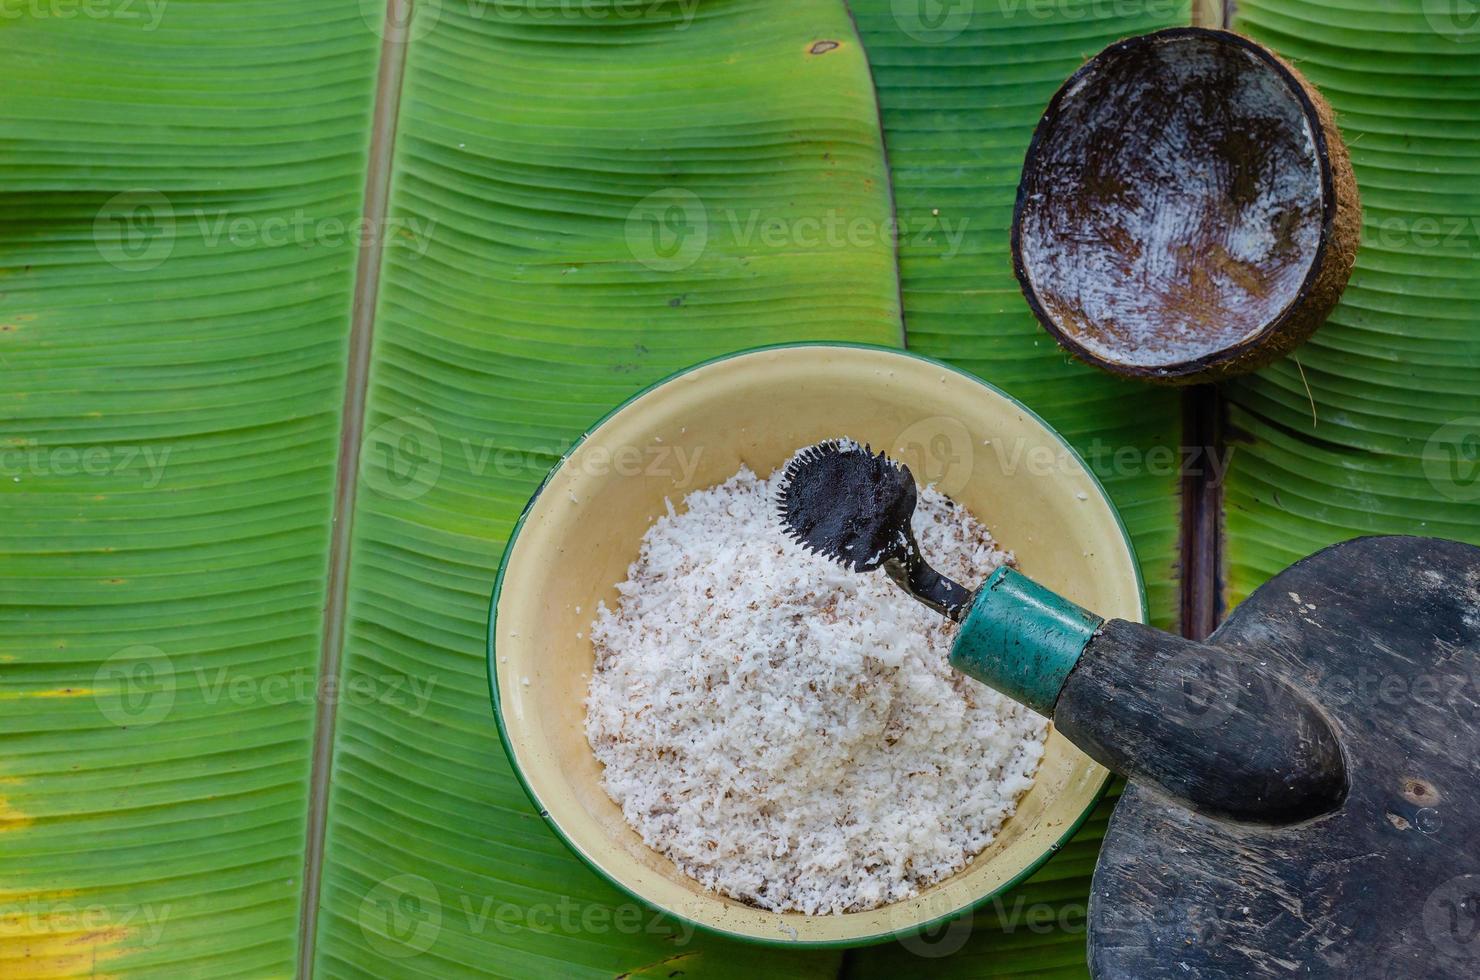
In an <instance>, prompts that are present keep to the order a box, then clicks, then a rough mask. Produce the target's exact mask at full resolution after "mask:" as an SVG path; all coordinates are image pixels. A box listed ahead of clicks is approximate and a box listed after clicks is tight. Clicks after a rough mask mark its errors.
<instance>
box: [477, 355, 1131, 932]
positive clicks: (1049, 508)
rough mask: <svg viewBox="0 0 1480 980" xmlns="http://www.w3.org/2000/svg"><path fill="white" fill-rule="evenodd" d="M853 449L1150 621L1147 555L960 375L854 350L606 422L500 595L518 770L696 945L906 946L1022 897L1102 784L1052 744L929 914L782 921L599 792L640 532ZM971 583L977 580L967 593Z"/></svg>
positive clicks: (1044, 572)
mask: <svg viewBox="0 0 1480 980" xmlns="http://www.w3.org/2000/svg"><path fill="white" fill-rule="evenodd" d="M840 435H846V436H850V437H852V438H854V439H857V440H859V441H860V442H867V443H870V444H871V445H872V446H874V447H875V448H876V449H886V450H887V451H889V452H890V453H891V454H892V455H894V456H896V457H897V458H899V459H901V460H903V461H904V462H905V463H907V464H908V465H909V466H910V468H911V469H912V470H913V472H914V474H915V476H916V479H917V480H921V481H922V482H924V481H929V482H934V483H936V485H937V486H939V487H940V488H941V489H942V490H943V491H945V492H946V493H948V494H950V495H951V496H952V497H954V498H955V499H956V500H957V501H959V502H961V503H963V504H965V505H966V506H967V507H968V508H969V509H970V510H971V511H972V513H974V514H975V515H976V516H977V517H978V518H979V519H981V520H982V521H983V522H984V523H985V524H986V525H987V526H988V527H989V528H990V530H991V531H992V534H993V535H995V536H996V538H997V540H998V541H999V542H1001V543H1002V544H1004V545H1005V546H1007V547H1009V548H1011V549H1012V550H1013V551H1014V552H1015V553H1016V555H1017V560H1018V565H1019V567H1020V569H1021V570H1022V571H1024V572H1025V573H1027V574H1028V575H1030V576H1032V577H1033V578H1035V579H1037V580H1038V581H1039V582H1041V583H1043V584H1044V585H1046V586H1048V587H1049V588H1052V589H1054V590H1056V591H1057V592H1059V593H1060V594H1061V595H1063V596H1065V597H1066V598H1069V599H1071V600H1073V601H1074V602H1077V603H1079V604H1080V605H1082V606H1084V607H1086V608H1088V609H1091V610H1094V611H1096V612H1098V613H1100V614H1101V615H1105V616H1118V617H1121V618H1124V619H1133V620H1141V619H1142V618H1143V617H1144V597H1143V590H1142V588H1141V582H1140V577H1139V574H1138V571H1137V567H1136V562H1135V558H1134V555H1133V553H1132V550H1131V545H1130V542H1129V540H1128V539H1127V536H1126V532H1125V529H1124V527H1123V526H1122V525H1121V522H1120V520H1119V518H1118V516H1117V515H1116V512H1115V510H1114V508H1113V507H1112V506H1111V505H1110V502H1109V500H1108V499H1107V498H1106V496H1105V493H1104V490H1103V489H1102V488H1101V487H1100V484H1099V483H1098V482H1097V481H1096V479H1095V477H1094V476H1093V475H1091V474H1090V472H1089V471H1088V470H1087V469H1086V468H1085V466H1084V465H1083V463H1082V462H1081V461H1080V459H1079V457H1078V456H1077V455H1075V453H1074V452H1073V451H1072V450H1071V449H1069V448H1068V446H1067V444H1066V443H1065V442H1064V441H1063V439H1061V438H1060V437H1059V436H1058V435H1057V434H1056V433H1055V432H1054V431H1053V430H1052V429H1051V428H1049V427H1048V425H1046V424H1045V423H1044V422H1043V421H1042V420H1041V419H1039V418H1038V416H1036V415H1034V414H1033V413H1032V412H1031V411H1029V410H1028V409H1027V408H1025V407H1024V406H1023V405H1021V404H1020V403H1018V402H1017V401H1014V400H1013V399H1012V398H1010V397H1008V396H1007V395H1005V394H1003V393H1002V392H1001V391H999V390H997V389H996V388H994V387H992V386H991V385H988V384H985V383H983V382H982V381H980V380H978V379H977V378H975V377H973V376H971V375H968V374H965V373H962V372H960V371H957V370H956V369H954V368H951V367H949V366H947V365H944V364H941V363H939V362H936V361H932V360H929V359H927V358H923V357H918V356H915V355H911V354H907V353H904V352H900V351H892V350H886V349H881V348H871V347H858V346H847V345H838V344H821V343H818V344H801V345H793V346H786V347H774V348H765V349H760V350H754V351H747V352H745V353H741V354H735V355H732V356H728V357H724V358H720V359H718V360H714V361H710V362H707V363H705V364H700V365H698V366H696V367H693V368H690V369H689V370H687V371H684V372H683V373H681V374H678V375H676V376H674V377H672V378H669V379H668V380H666V381H664V382H661V383H659V384H657V385H654V386H653V387H651V388H649V389H647V390H646V391H644V392H642V393H641V394H639V395H637V396H636V397H634V398H633V399H632V400H630V401H628V402H627V403H626V404H625V405H622V406H621V407H620V408H618V409H616V410H615V411H614V412H612V413H611V414H610V415H608V416H607V417H606V418H605V419H603V420H602V421H601V422H600V423H599V424H597V425H596V427H595V428H593V429H592V430H591V431H590V432H589V433H588V434H587V435H586V436H585V437H584V438H583V439H582V440H581V441H580V442H579V443H578V444H577V445H576V446H575V447H574V448H572V450H571V451H570V452H569V453H567V454H566V456H565V457H564V458H563V459H562V460H561V461H560V462H559V463H558V464H557V465H556V466H555V468H554V469H553V470H552V471H551V472H550V475H549V477H548V478H547V479H546V481H545V483H544V485H543V486H542V487H541V488H540V490H539V491H538V492H537V493H536V494H535V496H534V498H533V499H532V500H531V501H530V502H529V505H528V507H527V508H526V510H525V512H524V515H523V517H521V518H520V520H519V523H518V525H517V526H516V528H515V530H514V533H513V534H512V536H511V537H510V541H509V545H508V549H507V551H506V552H505V554H504V559H503V564H502V566H501V567H500V569H499V574H498V580H497V583H496V584H495V586H494V592H493V604H492V610H491V615H490V623H489V674H490V683H491V687H492V693H493V704H494V711H495V714H496V716H497V718H498V725H499V731H500V734H501V735H502V737H503V740H504V744H505V747H506V748H507V750H508V754H509V758H510V760H511V761H512V763H513V766H514V769H515V771H516V772H517V773H518V774H519V777H520V779H521V780H522V781H523V783H524V786H525V788H526V790H527V791H528V792H529V795H530V798H531V799H532V800H533V801H534V804H535V806H536V807H538V809H539V811H540V814H541V815H542V816H543V817H545V819H546V820H548V821H549V823H550V825H551V826H552V827H553V828H554V829H555V831H556V832H557V833H558V834H559V835H560V836H561V837H562V838H563V839H564V840H565V842H566V843H567V844H569V845H570V847H571V849H572V850H574V851H575V852H576V854H578V855H579V856H580V857H581V858H582V859H583V860H584V861H585V862H586V863H587V864H589V865H590V866H591V867H592V868H594V869H595V870H596V871H597V872H598V873H600V874H601V875H603V876H605V877H606V878H608V879H609V880H610V881H612V882H613V883H615V884H616V885H618V886H619V887H621V888H622V889H624V890H625V891H627V892H628V893H630V894H631V895H633V896H634V897H636V898H638V899H640V900H641V901H642V902H645V903H647V904H648V905H651V906H654V907H656V908H658V909H661V910H663V911H665V912H667V913H669V914H671V915H673V916H677V917H679V918H681V919H683V920H686V921H688V922H689V923H692V924H694V925H696V926H699V927H701V928H705V929H709V930H713V931H715V932H720V933H725V934H728V935H731V936H735V937H740V938H743V939H748V940H754V941H760V942H765V943H774V944H780V945H787V944H790V945H854V944H861V943H867V942H870V941H878V940H882V939H886V938H889V937H891V936H895V935H901V934H909V933H913V932H914V931H917V930H918V929H919V928H921V927H922V926H925V925H927V924H929V923H931V922H934V921H937V920H940V919H944V918H946V917H949V916H951V915H954V914H956V913H958V912H960V911H962V910H964V909H967V908H970V907H972V906H974V905H976V904H978V903H980V902H983V901H985V900H987V899H990V898H991V897H992V896H994V895H996V894H998V893H999V892H1001V891H1003V890H1004V889H1006V888H1008V887H1010V886H1012V885H1013V884H1015V883H1016V882H1018V881H1020V880H1021V879H1023V878H1024V877H1025V876H1027V875H1028V874H1029V873H1031V872H1032V871H1033V870H1034V869H1035V868H1037V867H1038V866H1039V865H1040V864H1042V863H1043V861H1045V860H1046V859H1047V858H1048V857H1049V856H1050V855H1051V854H1052V853H1053V852H1054V851H1055V850H1056V849H1057V848H1058V847H1059V846H1060V845H1061V844H1062V843H1064V842H1065V841H1066V840H1067V839H1068V838H1069V837H1070V836H1071V835H1072V834H1073V833H1074V831H1075V830H1076V829H1077V828H1078V827H1079V825H1080V824H1081V823H1082V822H1083V821H1084V820H1085V818H1086V817H1087V816H1088V815H1089V813H1090V811H1091V810H1093V809H1094V807H1095V804H1096V802H1097V801H1098V800H1099V798H1100V795H1101V793H1102V792H1103V790H1104V787H1105V783H1106V780H1107V778H1108V774H1107V773H1106V771H1105V770H1104V769H1102V768H1101V767H1099V766H1098V765H1096V764H1095V763H1094V762H1092V761H1091V760H1090V759H1089V758H1088V757H1087V756H1085V755H1084V754H1083V753H1081V752H1080V751H1079V750H1078V749H1076V748H1075V747H1074V746H1072V745H1070V744H1069V742H1068V741H1067V740H1065V739H1064V738H1063V737H1062V736H1061V735H1059V734H1058V733H1057V732H1051V733H1050V735H1049V738H1048V742H1047V746H1046V751H1045V756H1044V759H1043V763H1042V765H1041V767H1040V769H1039V771H1038V775H1037V779H1036V781H1035V783H1034V785H1033V787H1032V789H1030V790H1029V791H1028V793H1026V794H1025V795H1024V796H1023V797H1022V799H1021V800H1020V802H1019V804H1018V809H1017V813H1016V815H1015V816H1013V817H1012V818H1011V819H1009V820H1008V821H1007V822H1006V823H1005V824H1004V825H1003V827H1002V829H1001V831H1000V832H999V833H998V835H997V837H996V840H995V841H994V842H993V843H992V844H991V845H990V846H989V847H988V848H987V849H986V850H985V851H983V852H982V853H981V854H980V855H978V856H977V857H976V858H975V859H974V860H973V861H971V863H970V864H968V865H967V866H966V867H965V868H964V869H963V870H961V871H960V872H958V873H957V874H955V875H953V876H952V877H950V878H948V879H946V880H944V881H941V882H939V883H937V884H935V885H933V886H931V887H930V888H927V889H925V890H924V891H923V892H921V893H920V894H919V895H918V896H917V897H915V898H912V899H909V900H907V901H902V902H897V903H894V904H891V905H887V906H883V907H881V908H877V909H873V910H871V911H866V912H856V913H848V914H841V915H825V916H809V915H802V914H799V913H786V914H778V913H775V912H768V911H764V910H761V909H758V908H754V907H752V906H749V905H746V904H743V903H741V902H737V901H733V900H731V899H729V898H726V897H724V896H722V895H719V894H716V893H714V892H711V891H708V890H706V889H705V888H703V887H702V886H700V885H699V884H698V883H697V882H695V881H693V880H692V879H690V878H688V877H687V876H685V875H684V874H683V873H682V872H680V871H679V870H678V868H677V867H676V866H675V865H674V864H673V863H672V862H671V861H670V860H669V859H668V858H666V857H664V856H663V855H662V854H659V853H658V852H657V851H654V850H653V849H651V848H649V847H648V846H647V845H646V844H644V843H643V842H642V840H641V838H640V837H639V836H638V835H637V834H636V833H635V832H634V831H633V830H632V829H631V828H630V827H629V826H628V825H627V823H626V822H625V821H624V820H623V818H622V813H621V810H620V809H619V808H618V807H617V805H616V804H614V803H613V802H612V801H611V799H610V798H608V797H607V795H606V793H605V791H603V789H602V787H601V764H600V763H599V762H598V761H597V760H596V758H595V756H594V755H593V754H592V751H591V748H590V746H589V745H588V744H587V742H586V738H585V734H584V721H585V709H584V705H583V698H584V696H585V693H586V684H587V680H588V677H589V673H590V670H591V667H592V663H593V652H592V647H591V642H590V640H589V634H590V626H591V620H592V617H593V614H594V612H595V610H596V606H597V603H598V602H599V601H601V600H605V601H606V602H607V603H608V604H609V605H611V604H614V603H615V600H616V598H617V592H616V583H617V582H619V581H622V580H623V579H624V578H625V577H626V574H627V566H628V565H629V564H630V563H631V562H632V561H633V559H634V558H636V556H637V553H638V547H639V544H640V542H641V540H642V536H643V533H644V532H645V531H646V530H647V528H648V527H649V526H650V524H651V523H652V521H653V520H654V519H656V518H657V517H659V516H661V515H662V514H664V513H665V510H666V504H665V500H671V501H672V502H673V504H674V505H675V506H681V505H682V500H683V497H684V495H685V494H688V493H690V492H692V491H694V490H699V489H703V488H705V487H710V486H713V485H714V484H716V483H719V482H721V481H723V480H725V479H727V478H728V477H729V476H730V475H731V474H733V473H734V472H735V471H736V470H737V469H739V467H740V465H741V464H742V463H744V464H745V465H747V466H749V467H750V468H751V469H752V470H754V471H755V472H756V473H758V474H762V475H769V474H770V473H771V472H772V471H773V470H774V469H775V468H776V467H777V466H779V465H780V464H782V463H783V462H785V461H786V459H787V458H788V457H790V456H791V454H792V453H793V452H794V451H795V450H796V449H797V448H799V447H801V446H804V445H807V444H810V443H813V442H817V441H819V440H821V439H824V438H828V437H832V436H840ZM968 584H975V583H968Z"/></svg>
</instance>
